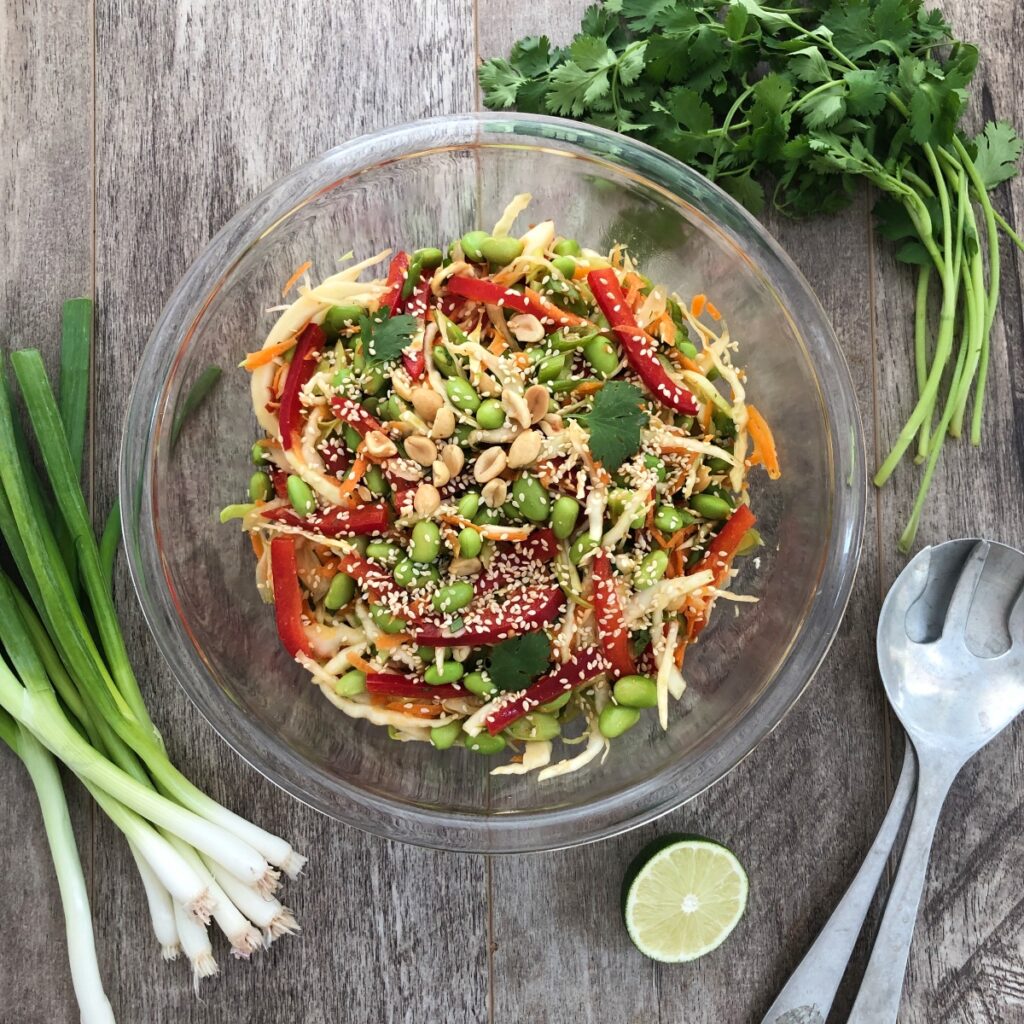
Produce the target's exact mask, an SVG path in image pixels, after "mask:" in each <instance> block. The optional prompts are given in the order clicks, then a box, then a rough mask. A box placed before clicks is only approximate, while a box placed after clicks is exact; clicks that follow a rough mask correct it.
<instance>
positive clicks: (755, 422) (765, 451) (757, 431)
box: [747, 405, 782, 480]
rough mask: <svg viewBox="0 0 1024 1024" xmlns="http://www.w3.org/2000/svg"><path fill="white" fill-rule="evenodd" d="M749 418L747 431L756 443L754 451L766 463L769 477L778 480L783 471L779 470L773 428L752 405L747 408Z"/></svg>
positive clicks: (765, 466)
mask: <svg viewBox="0 0 1024 1024" xmlns="http://www.w3.org/2000/svg"><path fill="white" fill-rule="evenodd" d="M747 417H748V418H747V430H749V431H750V438H751V440H752V441H753V442H754V451H755V452H756V454H757V455H758V457H759V458H760V460H761V461H762V462H763V463H764V468H765V469H766V470H768V475H769V476H770V477H771V478H772V479H773V480H778V479H779V477H780V476H782V470H781V469H780V468H779V454H778V451H777V450H776V448H775V438H774V437H773V436H772V431H771V427H769V426H768V423H767V421H766V420H765V418H764V417H763V416H762V415H761V413H760V412H759V411H758V410H757V409H755V408H754V406H752V405H748V406H747Z"/></svg>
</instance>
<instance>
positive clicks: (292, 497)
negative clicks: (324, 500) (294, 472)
mask: <svg viewBox="0 0 1024 1024" xmlns="http://www.w3.org/2000/svg"><path fill="white" fill-rule="evenodd" d="M287 487H288V500H289V501H290V502H291V503H292V508H293V509H295V514H296V515H297V516H308V515H309V514H310V512H314V511H315V510H316V497H315V496H314V495H313V488H312V487H310V486H309V484H307V483H306V481H305V480H303V479H302V477H301V476H290V477H288V484H287Z"/></svg>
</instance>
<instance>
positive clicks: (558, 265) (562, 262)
mask: <svg viewBox="0 0 1024 1024" xmlns="http://www.w3.org/2000/svg"><path fill="white" fill-rule="evenodd" d="M551 265H552V266H553V267H554V268H555V270H557V271H558V272H559V273H560V274H561V275H562V277H564V278H568V279H569V280H572V275H573V274H574V273H576V261H575V260H574V259H573V258H572V257H571V256H556V257H555V258H554V259H553V260H552V261H551Z"/></svg>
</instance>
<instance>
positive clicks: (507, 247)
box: [480, 238, 523, 267]
mask: <svg viewBox="0 0 1024 1024" xmlns="http://www.w3.org/2000/svg"><path fill="white" fill-rule="evenodd" d="M522 254H523V243H522V242H520V241H519V239H518V238H487V239H485V240H484V241H483V242H481V243H480V255H481V256H483V258H484V259H485V260H487V261H488V262H489V263H494V264H496V265H497V266H499V267H506V266H508V264H510V263H511V262H512V261H513V260H514V259H515V258H516V257H517V256H522Z"/></svg>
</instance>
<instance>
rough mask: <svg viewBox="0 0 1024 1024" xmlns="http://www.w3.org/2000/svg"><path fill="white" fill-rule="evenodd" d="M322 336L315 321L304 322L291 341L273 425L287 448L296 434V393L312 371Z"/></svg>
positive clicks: (299, 407) (298, 406)
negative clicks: (290, 350)
mask: <svg viewBox="0 0 1024 1024" xmlns="http://www.w3.org/2000/svg"><path fill="white" fill-rule="evenodd" d="M326 340H327V339H326V337H325V335H324V332H323V330H322V329H321V328H320V325H319V324H306V326H305V327H303V328H302V333H301V334H300V335H299V340H298V341H297V342H296V343H295V350H294V351H295V355H293V356H292V361H291V364H290V365H289V367H288V374H287V376H286V377H285V379H284V387H283V388H282V389H281V404H280V406H279V408H278V410H277V425H278V429H279V430H280V433H281V443H282V444H283V445H284V446H285V448H287V449H290V448H291V447H292V445H293V444H294V443H295V440H296V438H297V437H298V434H299V427H300V422H299V421H300V418H301V413H302V403H301V402H300V401H299V392H301V391H302V388H303V385H305V384H306V382H307V381H308V380H309V378H310V377H312V376H313V374H314V373H315V372H316V364H317V360H318V359H319V358H320V353H321V352H322V351H323V348H324V343H325V342H326Z"/></svg>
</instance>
